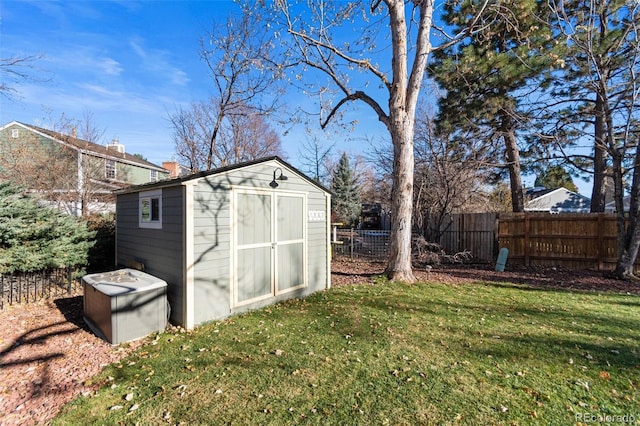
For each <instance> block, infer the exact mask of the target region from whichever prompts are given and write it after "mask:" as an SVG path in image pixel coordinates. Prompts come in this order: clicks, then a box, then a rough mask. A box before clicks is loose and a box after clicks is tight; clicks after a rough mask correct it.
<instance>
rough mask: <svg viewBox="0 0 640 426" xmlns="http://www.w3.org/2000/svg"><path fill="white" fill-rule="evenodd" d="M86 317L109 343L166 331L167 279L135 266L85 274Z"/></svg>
mask: <svg viewBox="0 0 640 426" xmlns="http://www.w3.org/2000/svg"><path fill="white" fill-rule="evenodd" d="M82 283H83V289H84V320H85V322H86V323H87V325H88V326H89V328H91V330H92V331H93V332H94V333H96V334H97V335H98V336H100V337H102V338H103V339H105V340H107V341H108V342H109V343H112V344H114V345H117V344H119V343H122V342H128V341H130V340H135V339H139V338H142V337H145V336H147V335H149V334H151V333H154V332H157V331H163V330H164V329H165V328H166V326H167V319H168V317H169V315H168V312H167V309H168V308H167V305H168V303H167V283H166V282H165V281H163V280H161V279H159V278H157V277H154V276H153V275H149V274H147V273H144V272H141V271H137V270H135V269H120V270H117V271H111V272H104V273H100V274H90V275H85V276H84V277H83V278H82Z"/></svg>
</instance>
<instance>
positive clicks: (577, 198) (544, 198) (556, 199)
mask: <svg viewBox="0 0 640 426" xmlns="http://www.w3.org/2000/svg"><path fill="white" fill-rule="evenodd" d="M525 200H526V201H525V205H524V210H525V211H527V212H547V213H589V211H590V209H591V199H590V198H588V197H585V196H584V195H580V194H578V193H575V192H573V191H569V190H568V189H566V188H558V189H545V188H530V189H527V190H526V193H525Z"/></svg>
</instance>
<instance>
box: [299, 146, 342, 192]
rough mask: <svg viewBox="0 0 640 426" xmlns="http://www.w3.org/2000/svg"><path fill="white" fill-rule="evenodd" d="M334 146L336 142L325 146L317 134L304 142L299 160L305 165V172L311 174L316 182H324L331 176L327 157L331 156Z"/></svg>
mask: <svg viewBox="0 0 640 426" xmlns="http://www.w3.org/2000/svg"><path fill="white" fill-rule="evenodd" d="M334 146H335V144H331V145H330V146H329V147H328V148H325V147H323V146H322V142H321V141H319V140H318V138H317V137H315V136H314V137H313V138H312V139H307V140H306V141H305V142H303V143H302V146H301V147H300V150H299V151H298V160H299V161H300V162H301V163H302V165H303V166H304V167H305V169H304V172H306V173H308V174H310V175H311V176H312V177H313V179H315V181H316V182H319V183H322V182H324V181H325V179H326V177H327V176H329V174H330V173H329V170H328V169H327V159H328V158H330V157H331V150H332V149H333V147H334ZM325 183H326V182H325Z"/></svg>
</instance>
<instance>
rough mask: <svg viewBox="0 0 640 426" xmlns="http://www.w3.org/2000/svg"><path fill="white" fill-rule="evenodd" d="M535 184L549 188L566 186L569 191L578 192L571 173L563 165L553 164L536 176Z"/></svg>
mask: <svg viewBox="0 0 640 426" xmlns="http://www.w3.org/2000/svg"><path fill="white" fill-rule="evenodd" d="M534 185H535V186H542V187H545V188H547V189H558V188H566V189H568V190H569V191H573V192H578V187H577V186H576V184H575V183H573V179H572V178H571V175H570V174H569V173H568V172H567V171H566V170H565V169H563V168H562V167H561V166H552V167H549V168H548V169H546V170H545V171H543V172H542V173H540V174H539V175H538V176H536V181H535V183H534Z"/></svg>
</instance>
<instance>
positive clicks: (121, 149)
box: [107, 138, 124, 154]
mask: <svg viewBox="0 0 640 426" xmlns="http://www.w3.org/2000/svg"><path fill="white" fill-rule="evenodd" d="M107 149H110V150H114V151H117V152H119V153H120V154H124V145H121V144H120V141H119V140H118V138H113V140H112V141H111V143H109V144H107Z"/></svg>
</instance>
